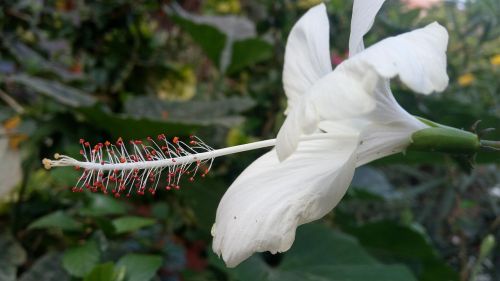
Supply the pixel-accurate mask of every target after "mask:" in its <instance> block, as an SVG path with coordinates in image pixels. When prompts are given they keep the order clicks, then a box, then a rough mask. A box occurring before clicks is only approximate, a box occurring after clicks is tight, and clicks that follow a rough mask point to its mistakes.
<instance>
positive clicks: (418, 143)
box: [408, 117, 481, 155]
mask: <svg viewBox="0 0 500 281" xmlns="http://www.w3.org/2000/svg"><path fill="white" fill-rule="evenodd" d="M417 118H418V119H419V120H420V121H421V122H422V123H424V124H426V125H428V126H430V127H429V128H425V129H422V130H419V131H417V132H415V133H413V134H412V136H411V144H410V146H408V150H417V151H432V152H444V153H450V154H469V155H471V154H474V153H476V152H478V151H479V148H480V147H481V142H480V140H479V137H478V136H477V135H476V134H474V133H471V132H467V131H464V130H459V129H456V128H453V127H448V126H444V125H441V124H438V123H435V122H432V121H430V120H427V119H424V118H420V117H417Z"/></svg>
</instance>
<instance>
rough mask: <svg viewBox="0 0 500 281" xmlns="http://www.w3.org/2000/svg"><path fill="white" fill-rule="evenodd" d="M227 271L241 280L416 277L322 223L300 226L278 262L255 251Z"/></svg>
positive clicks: (396, 280)
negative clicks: (268, 259)
mask: <svg viewBox="0 0 500 281" xmlns="http://www.w3.org/2000/svg"><path fill="white" fill-rule="evenodd" d="M216 263H217V262H216ZM221 269H222V267H221ZM227 271H228V272H229V273H230V275H232V276H233V277H235V278H237V279H238V280H241V281H247V280H273V281H277V280H280V281H281V280H283V281H285V280H302V281H309V280H310V281H313V280H314V281H316V280H321V281H322V280H325V281H326V280H330V281H345V280H349V281H365V280H375V281H391V280H393V281H416V279H415V277H414V276H413V275H412V274H411V272H410V271H409V270H408V269H407V268H406V267H405V266H403V265H398V264H396V265H385V264H381V263H379V262H378V261H377V260H375V259H374V258H373V257H371V256H370V255H369V254H368V253H367V252H366V251H365V250H364V249H363V248H362V247H361V245H359V243H358V242H357V241H356V240H355V239H354V238H352V237H351V236H349V235H347V234H343V233H340V232H338V231H333V230H332V229H330V228H328V227H327V226H324V225H320V224H308V225H304V226H301V227H299V229H298V230H297V235H296V239H295V242H294V244H293V246H292V248H291V249H290V250H289V251H288V252H286V253H284V254H283V259H282V260H281V262H280V263H279V264H278V265H277V266H274V267H271V266H269V265H268V264H267V263H265V262H264V260H263V259H262V258H261V257H260V256H258V255H254V256H253V257H251V258H250V259H248V260H247V261H245V262H243V263H242V264H241V265H239V266H238V267H236V268H235V269H231V270H227Z"/></svg>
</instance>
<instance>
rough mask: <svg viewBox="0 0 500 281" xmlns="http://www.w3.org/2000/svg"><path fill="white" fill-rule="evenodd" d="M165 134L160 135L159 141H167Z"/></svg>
mask: <svg viewBox="0 0 500 281" xmlns="http://www.w3.org/2000/svg"><path fill="white" fill-rule="evenodd" d="M165 139H166V137H165V134H161V135H158V140H165Z"/></svg>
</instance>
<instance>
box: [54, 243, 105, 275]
mask: <svg viewBox="0 0 500 281" xmlns="http://www.w3.org/2000/svg"><path fill="white" fill-rule="evenodd" d="M99 259H100V253H99V249H98V248H97V244H96V243H95V242H93V241H92V242H87V243H85V244H84V245H82V246H78V247H74V248H70V249H68V250H67V251H66V252H65V253H64V256H63V260H62V262H63V266H64V269H66V270H67V271H68V272H69V273H70V274H71V275H73V276H76V277H83V276H85V275H86V274H87V273H89V272H90V271H91V270H92V268H94V266H95V265H96V264H97V263H98V262H99Z"/></svg>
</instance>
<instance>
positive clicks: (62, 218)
mask: <svg viewBox="0 0 500 281" xmlns="http://www.w3.org/2000/svg"><path fill="white" fill-rule="evenodd" d="M39 228H59V229H62V230H67V231H78V230H81V229H82V224H81V223H80V222H78V221H76V220H75V219H74V218H72V217H71V216H69V215H68V214H66V213H65V212H63V211H56V212H54V213H50V214H48V215H45V216H43V217H41V218H39V219H37V220H35V221H33V222H32V223H31V224H30V225H29V226H28V229H39Z"/></svg>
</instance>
